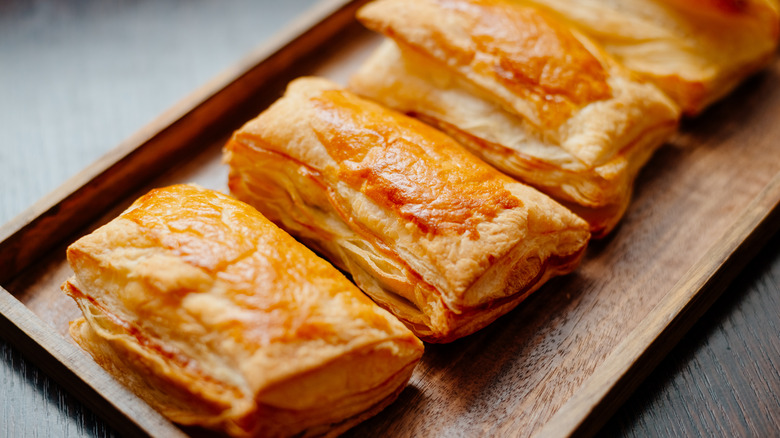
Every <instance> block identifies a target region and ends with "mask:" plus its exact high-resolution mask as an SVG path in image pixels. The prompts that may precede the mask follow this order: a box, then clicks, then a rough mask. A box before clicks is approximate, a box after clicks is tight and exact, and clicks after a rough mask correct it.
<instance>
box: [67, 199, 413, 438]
mask: <svg viewBox="0 0 780 438" xmlns="http://www.w3.org/2000/svg"><path fill="white" fill-rule="evenodd" d="M67 254H68V261H69V262H70V265H71V266H72V267H73V270H74V271H75V276H74V277H73V278H71V279H70V280H68V281H67V282H66V283H65V284H64V285H63V289H64V290H65V291H66V292H67V293H68V294H69V295H71V296H72V297H73V298H74V299H75V300H76V302H77V303H78V305H79V307H80V308H81V310H82V312H83V314H84V318H81V319H79V320H77V321H74V322H72V323H71V335H72V337H73V338H74V339H75V340H76V341H77V342H78V343H79V344H80V345H81V346H82V347H83V348H84V349H86V350H87V351H88V352H89V353H91V354H92V356H93V357H94V358H95V360H96V361H97V362H98V363H99V364H100V365H101V366H103V367H104V368H105V369H106V370H108V371H109V372H110V373H111V374H113V375H114V376H115V377H116V378H117V379H119V380H120V381H122V382H123V383H124V384H126V385H127V386H128V387H129V388H130V389H132V390H133V391H134V392H135V393H136V394H138V395H139V396H140V397H141V398H143V399H144V400H146V401H147V402H148V403H150V404H151V405H152V406H153V407H155V408H156V409H158V410H159V411H161V412H162V413H163V414H164V415H166V416H167V417H168V418H170V419H171V420H173V421H175V422H178V423H181V424H185V425H200V426H205V427H208V428H213V429H217V430H221V431H223V432H226V433H228V434H230V435H232V436H292V435H295V436H311V435H321V434H335V433H338V432H341V431H343V430H345V429H346V428H348V427H350V426H351V425H353V424H355V423H356V422H358V421H360V420H362V419H363V418H364V417H366V416H369V415H372V414H373V413H375V412H377V411H378V410H380V409H382V408H383V407H384V406H385V405H387V404H388V403H390V402H391V401H392V400H393V399H394V398H395V397H396V395H397V394H398V393H399V392H400V391H401V389H402V388H403V387H404V386H405V384H406V382H407V380H408V379H409V377H410V375H411V372H412V369H413V368H414V366H415V364H416V363H417V362H418V360H419V359H420V357H421V355H422V343H421V342H420V341H419V340H418V339H417V338H415V337H414V335H413V334H412V333H411V332H410V331H409V330H408V329H407V328H406V327H404V326H403V324H401V323H400V322H398V320H396V319H395V318H394V317H393V316H392V315H390V314H389V313H387V312H386V311H384V310H382V309H380V308H379V307H378V306H376V305H375V304H374V303H372V302H371V301H370V300H369V299H368V298H366V297H365V295H363V294H362V292H360V290H358V289H357V288H356V287H355V286H354V285H353V284H352V283H351V282H350V281H349V280H347V278H346V277H344V276H343V275H342V274H341V273H340V272H338V271H337V270H336V269H335V268H333V267H332V266H331V265H329V264H328V263H327V262H326V261H324V260H322V259H320V258H319V257H317V256H316V255H314V253H312V252H311V251H309V250H308V249H306V248H305V247H304V246H303V245H301V244H300V243H298V242H296V241H295V240H294V239H293V238H292V237H290V236H289V235H288V234H286V233H284V232H283V231H281V230H280V229H279V228H277V227H276V226H275V225H273V224H272V223H271V222H269V221H268V220H267V219H265V218H264V217H263V216H262V215H261V214H259V213H258V212H257V211H256V210H255V209H253V208H252V207H250V206H248V205H246V204H244V203H242V202H239V201H237V200H234V199H232V198H230V197H228V196H226V195H223V194H220V193H217V192H214V191H209V190H205V189H201V188H199V187H196V186H189V185H178V186H172V187H168V188H164V189H158V190H154V191H152V192H150V193H149V194H147V195H145V196H143V197H141V198H140V199H138V200H137V201H136V202H135V203H134V204H133V205H132V206H131V207H130V208H129V209H128V210H127V211H125V212H124V213H122V214H121V215H120V216H119V217H118V218H116V219H114V220H113V221H111V222H109V223H108V224H107V225H105V226H103V227H101V228H99V229H98V230H96V231H95V232H93V233H92V234H89V235H87V236H85V237H83V238H81V239H79V240H78V241H77V242H75V243H74V244H73V245H71V246H70V247H69V248H68V252H67Z"/></svg>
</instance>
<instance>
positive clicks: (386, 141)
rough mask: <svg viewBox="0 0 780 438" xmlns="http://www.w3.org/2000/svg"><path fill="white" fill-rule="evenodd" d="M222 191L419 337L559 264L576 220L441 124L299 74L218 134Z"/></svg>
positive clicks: (481, 314) (518, 296) (579, 233)
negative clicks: (222, 141)
mask: <svg viewBox="0 0 780 438" xmlns="http://www.w3.org/2000/svg"><path fill="white" fill-rule="evenodd" d="M225 159H226V161H227V163H228V164H229V165H230V169H231V170H230V181H229V184H230V189H231V191H232V192H233V194H234V195H235V196H236V197H238V198H239V199H241V200H244V201H246V202H248V203H250V204H252V205H254V206H256V207H257V208H258V209H260V210H261V211H262V212H263V213H264V214H265V215H266V216H267V217H268V218H269V219H271V220H273V221H274V222H276V223H278V224H280V225H281V226H282V227H283V228H285V229H286V230H288V231H289V232H290V233H292V234H293V235H295V236H297V237H298V238H300V239H301V240H303V241H304V242H305V243H307V245H309V246H311V247H313V248H316V249H317V250H319V251H320V252H321V253H322V254H325V255H326V256H327V257H329V258H330V259H331V260H332V261H333V262H334V263H335V264H336V265H338V266H339V267H341V268H342V269H344V270H346V271H347V272H349V273H350V274H351V275H352V276H353V278H354V280H355V282H356V283H357V284H358V285H359V286H360V287H361V288H362V289H363V290H364V291H365V292H366V293H368V294H369V295H370V296H371V297H372V298H373V299H374V300H375V301H376V302H377V303H379V304H380V305H382V306H383V307H385V308H387V309H389V310H390V311H391V312H392V313H393V314H395V315H396V316H398V317H399V318H400V319H401V320H402V321H404V322H405V323H406V324H407V325H408V326H409V327H411V328H412V330H413V331H414V332H415V333H416V334H417V335H418V336H421V337H422V338H423V339H425V340H429V341H433V342H446V341H451V340H454V339H456V338H458V337H461V336H465V335H467V334H470V333H472V332H474V331H476V330H478V329H480V328H481V327H484V326H485V325H487V324H489V323H490V322H492V321H493V320H495V319H496V318H498V317H499V316H501V315H502V314H504V313H506V312H507V311H509V310H511V309H512V308H514V307H515V306H516V305H517V304H518V303H519V302H520V301H521V300H523V299H524V298H525V297H526V296H528V295H529V294H530V293H531V292H533V291H534V290H536V289H537V288H539V287H540V286H541V284H543V283H544V282H545V281H546V280H547V279H549V278H550V277H552V276H554V275H559V274H564V273H568V272H570V271H571V270H572V269H574V267H575V266H576V265H577V263H578V262H579V260H580V258H581V255H582V253H583V251H584V248H585V246H586V244H587V241H588V237H589V232H588V226H587V224H586V223H585V222H584V221H583V220H582V219H580V218H578V217H577V216H575V215H574V214H572V213H571V212H569V211H568V210H567V209H565V208H563V207H562V206H560V205H559V204H557V203H556V202H554V201H552V200H551V199H550V198H548V197H547V196H545V195H543V194H542V193H539V192H538V191H536V190H535V189H533V188H530V187H528V186H526V185H523V184H520V183H518V182H516V181H514V180H512V179H510V178H508V177H506V176H505V175H503V174H501V173H499V172H497V171H495V170H494V169H493V168H491V167H490V166H487V165H486V164H485V163H483V162H482V161H481V160H479V159H477V158H476V157H475V156H473V155H471V154H470V153H468V152H467V151H466V150H465V149H463V148H462V147H460V146H459V145H458V144H457V143H456V142H455V141H453V140H452V139H451V138H450V137H448V136H446V135H445V134H443V133H441V132H439V131H437V130H435V129H433V128H431V127H429V126H427V125H425V124H423V123H421V122H419V121H417V120H414V119H412V118H409V117H406V116H403V115H402V114H400V113H397V112H395V111H391V110H388V109H386V108H383V107H381V106H379V105H377V104H374V103H372V102H369V101H366V100H363V99H360V98H358V97H357V96H355V95H353V94H352V93H349V92H346V91H343V90H340V89H339V87H338V86H337V85H335V84H333V83H332V82H330V81H327V80H324V79H318V78H301V79H297V80H295V81H293V82H292V83H291V84H290V85H289V86H288V89H287V92H286V93H285V95H284V97H283V98H282V99H280V100H278V101H277V102H276V103H274V104H273V105H272V106H271V107H270V108H269V109H268V110H266V111H264V112H263V113H262V114H261V115H260V116H258V117H257V118H256V119H254V120H252V121H250V122H248V123H247V124H246V125H244V126H243V127H242V128H241V129H240V130H239V131H237V132H236V133H235V134H234V135H233V138H232V139H231V140H230V142H229V143H228V144H227V145H226V147H225Z"/></svg>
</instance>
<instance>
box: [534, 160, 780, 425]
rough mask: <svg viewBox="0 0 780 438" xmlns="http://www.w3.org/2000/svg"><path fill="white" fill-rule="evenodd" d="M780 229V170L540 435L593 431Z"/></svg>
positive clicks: (615, 409)
mask: <svg viewBox="0 0 780 438" xmlns="http://www.w3.org/2000/svg"><path fill="white" fill-rule="evenodd" d="M778 230H780V173H777V174H776V175H775V176H774V177H773V178H772V180H771V181H770V182H769V183H768V184H767V185H766V186H764V188H763V189H762V191H761V192H760V193H759V194H758V195H756V197H754V198H753V200H752V201H751V203H750V205H749V206H748V207H747V208H746V210H745V211H744V212H743V213H742V214H741V215H740V216H739V218H738V219H737V220H736V221H735V222H734V224H732V226H731V227H730V228H729V229H728V230H726V231H725V233H724V234H723V237H722V238H721V239H719V240H718V241H717V242H716V243H715V244H714V245H713V246H712V247H711V248H710V249H709V251H707V253H705V254H704V255H703V256H702V257H701V258H700V259H699V260H698V261H697V262H696V264H694V265H693V266H692V267H691V268H690V269H689V270H688V271H687V272H686V273H685V275H683V277H682V278H681V279H680V280H679V281H678V282H677V283H675V285H674V286H673V287H672V289H671V290H670V291H669V292H668V293H667V295H666V296H667V297H668V298H665V299H663V300H662V301H661V302H660V303H659V304H658V305H657V306H656V307H655V308H653V310H652V311H651V312H650V313H648V315H647V316H646V317H645V318H643V319H642V321H641V322H640V323H639V325H638V326H637V327H636V328H635V329H634V330H632V331H631V333H630V334H629V335H628V336H627V337H626V338H625V340H624V341H623V342H621V343H620V344H619V345H618V346H617V347H616V348H615V349H614V350H613V352H612V353H611V354H610V355H609V356H608V357H607V358H606V359H605V360H604V362H603V363H602V364H601V365H600V366H599V367H598V368H596V370H595V371H594V372H593V374H592V375H591V376H590V377H589V378H588V379H587V380H585V382H584V383H583V384H582V385H581V386H580V390H579V391H578V392H577V393H576V394H575V395H574V396H573V397H572V398H570V399H569V400H567V401H566V403H564V405H563V406H561V408H560V409H559V410H558V411H557V412H556V413H555V415H553V417H552V418H550V420H549V421H548V422H547V423H546V424H545V426H544V427H543V428H542V429H541V430H539V432H538V433H536V434H535V435H534V436H536V437H561V436H593V435H595V434H596V433H597V432H598V431H599V430H600V429H601V427H602V426H604V424H605V423H606V422H607V420H609V418H611V417H612V415H614V413H615V412H616V411H617V409H618V408H619V407H620V406H621V405H622V404H623V403H624V402H625V401H626V400H627V399H628V397H629V396H630V395H631V394H632V393H633V392H634V390H635V389H636V388H637V387H638V386H639V384H640V383H642V381H643V380H644V379H645V378H646V377H647V376H648V375H649V374H650V372H651V371H653V369H655V367H656V366H657V365H658V364H659V363H660V362H661V360H662V359H663V358H664V357H666V355H667V354H668V353H669V352H670V351H671V350H672V348H673V347H674V346H675V345H676V344H677V343H678V342H679V341H680V339H682V337H683V335H684V334H685V333H686V332H687V331H688V330H690V329H691V327H693V324H694V323H695V322H696V321H697V320H698V319H699V318H700V317H701V316H703V315H704V313H705V312H706V311H707V310H708V309H709V308H710V307H711V306H712V304H714V303H715V301H716V300H717V299H718V298H719V297H720V295H721V294H722V293H723V291H724V290H725V289H726V288H727V287H728V286H729V284H730V283H731V282H732V281H733V280H734V278H735V277H736V276H737V274H739V272H740V271H741V270H742V269H743V268H744V267H745V266H746V265H747V263H748V262H749V261H750V260H751V259H753V258H754V257H755V256H756V254H758V252H759V251H760V250H761V249H762V248H763V247H764V244H765V243H766V238H767V237H768V236H772V235H773V234H774V233H776V232H778Z"/></svg>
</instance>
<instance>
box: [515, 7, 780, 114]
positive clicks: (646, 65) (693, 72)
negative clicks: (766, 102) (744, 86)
mask: <svg viewBox="0 0 780 438" xmlns="http://www.w3.org/2000/svg"><path fill="white" fill-rule="evenodd" d="M527 1H529V2H531V3H535V4H538V5H540V6H544V7H546V8H549V10H550V11H552V12H554V13H556V14H559V16H560V17H562V18H565V19H567V20H569V21H570V22H571V23H574V24H575V25H576V26H579V27H580V28H581V29H582V30H583V31H585V32H586V33H587V34H588V35H590V36H591V37H592V38H594V39H595V40H596V41H597V42H599V43H600V44H602V45H603V46H604V48H605V49H606V50H607V52H609V53H610V54H612V55H613V56H614V57H615V58H617V59H618V60H619V61H620V62H622V63H623V64H624V65H625V66H626V67H628V68H629V69H630V70H632V71H633V72H635V73H637V74H639V75H641V76H642V77H645V78H648V79H651V80H653V81H654V82H655V83H656V84H657V85H658V86H659V87H661V89H663V91H665V92H666V93H667V94H668V95H669V96H671V97H672V98H673V99H674V100H675V101H676V102H677V103H678V105H680V106H681V107H682V109H683V111H684V112H685V113H686V114H688V115H695V114H697V113H699V112H701V111H702V110H703V109H704V108H705V107H706V106H707V105H709V104H711V103H712V102H714V101H715V100H717V99H719V98H721V97H723V96H724V95H725V94H727V93H728V92H730V91H731V90H732V89H733V88H734V87H735V86H737V84H739V82H740V81H742V80H743V79H745V78H746V77H747V76H749V75H750V74H752V73H754V72H756V71H757V70H759V69H761V68H762V67H764V66H765V65H766V64H767V63H768V62H769V60H770V59H772V57H773V56H774V52H775V50H776V49H777V44H778V37H779V35H780V31H779V30H778V28H779V27H780V18H778V2H777V1H776V0H619V1H616V0H609V1H605V0H527Z"/></svg>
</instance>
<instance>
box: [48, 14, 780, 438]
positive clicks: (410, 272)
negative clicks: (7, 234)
mask: <svg viewBox="0 0 780 438" xmlns="http://www.w3.org/2000/svg"><path fill="white" fill-rule="evenodd" d="M358 19H359V20H360V21H361V22H362V23H364V24H365V25H366V26H367V27H368V28H370V29H372V30H375V31H377V32H381V33H383V34H385V35H386V36H387V37H388V38H387V39H386V41H384V42H383V43H382V44H381V45H380V47H379V48H378V49H377V50H376V52H375V53H374V54H372V55H371V56H370V57H369V59H368V60H367V61H366V62H365V63H364V65H363V66H362V67H361V68H360V69H359V70H358V71H357V72H356V73H355V74H354V75H353V77H352V78H351V79H350V81H349V84H348V86H347V87H346V88H344V87H341V86H339V85H337V84H335V83H333V82H331V81H329V80H326V79H322V78H314V77H304V78H299V79H296V80H295V81H293V82H291V83H290V84H289V86H288V88H287V91H286V93H285V94H284V96H283V97H282V98H280V99H279V100H278V101H277V102H275V103H274V104H272V105H271V106H270V107H269V108H268V109H266V110H265V111H263V113H261V114H260V115H259V116H258V117H257V118H255V119H253V120H251V121H249V122H247V123H246V124H245V125H244V126H243V127H242V128H241V129H239V130H238V131H236V132H235V133H234V135H233V136H232V138H231V139H230V141H229V142H228V143H227V145H226V146H225V148H224V159H225V162H226V163H227V165H228V166H229V168H230V172H229V181H228V185H229V188H230V191H231V194H232V195H233V196H234V197H230V196H227V195H224V194H221V193H219V192H216V191H212V190H208V189H204V188H201V187H198V186H194V185H176V186H171V187H165V188H160V189H156V190H153V191H152V192H150V193H148V194H146V195H145V196H143V197H141V198H139V199H138V200H137V201H136V202H134V203H133V205H132V206H131V207H130V208H128V209H127V210H126V211H125V212H123V213H122V214H121V215H120V216H119V217H117V218H116V219H114V220H112V221H111V222H109V223H108V224H106V225H104V226H103V227H101V228H99V229H97V230H96V231H94V232H93V233H91V234H89V235H87V236H84V237H82V238H81V239H79V240H78V241H76V242H75V243H74V244H72V245H71V246H70V247H69V248H68V251H67V257H68V261H69V263H70V265H71V267H72V268H73V271H74V273H75V275H74V276H73V277H71V278H70V279H69V280H68V281H67V282H66V283H65V284H64V285H63V290H64V291H65V292H66V293H67V294H68V295H70V296H71V297H72V298H73V299H74V300H75V301H76V303H77V304H78V306H79V308H80V309H81V311H82V313H83V318H80V319H78V320H76V321H74V322H72V323H71V327H70V332H71V335H72V337H73V338H74V340H75V341H76V342H77V343H78V344H79V345H80V346H82V347H83V348H84V349H85V350H86V351H87V352H89V353H90V354H91V355H92V356H93V357H94V359H95V360H96V361H97V362H98V363H99V364H100V365H101V366H102V367H103V368H105V369H106V370H107V371H108V372H109V373H111V374H112V375H114V376H115V377H116V378H117V379H118V380H120V381H121V382H122V383H124V384H125V385H126V386H127V387H128V388H130V389H131V390H132V391H133V392H134V393H136V394H137V395H138V396H139V397H141V398H142V399H144V400H145V401H146V402H148V403H149V404H150V405H152V406H153V407H154V408H156V409H157V410H159V411H160V412H161V413H162V414H163V415H165V416H166V417H168V418H169V419H171V420H172V421H175V422H177V423H180V424H183V425H197V426H202V427H206V428H210V429H214V430H216V431H220V432H222V433H226V434H228V435H231V436H320V435H327V436H333V435H337V434H339V433H341V432H343V431H345V430H347V429H348V428H350V427H351V426H353V425H354V424H357V423H358V422H360V421H363V420H364V419H366V418H368V417H370V416H371V415H374V414H375V413H376V412H378V411H380V410H381V409H383V408H384V407H385V406H387V405H388V404H389V403H391V402H392V401H393V400H394V399H395V398H396V397H397V396H398V394H399V393H400V392H401V391H402V390H403V388H404V387H405V386H406V384H407V382H408V381H409V379H410V376H411V375H412V371H413V370H414V368H415V365H416V364H417V363H418V362H419V360H420V358H421V356H422V354H423V344H422V342H421V341H420V339H422V340H424V341H428V342H450V341H453V340H455V339H457V338H460V337H462V336H466V335H468V334H471V333H473V332H475V331H477V330H479V329H480V328H483V327H484V326H486V325H487V324H490V323H491V322H492V321H494V320H495V319H497V318H498V317H500V316H501V315H503V314H505V313H507V312H508V311H510V310H511V309H513V308H514V307H516V306H517V305H518V304H519V303H520V302H521V301H522V300H524V299H525V298H526V297H527V296H529V295H530V294H531V293H533V292H534V291H535V290H537V289H538V288H539V287H540V286H542V285H543V284H544V283H545V282H546V281H547V280H548V279H549V278H551V277H553V276H556V275H562V274H567V273H569V272H571V271H573V270H574V269H575V268H576V266H577V265H578V263H579V262H580V260H581V258H582V256H583V254H584V251H585V249H586V246H587V243H588V240H589V239H590V238H591V236H594V237H601V236H604V235H606V234H608V233H609V232H610V231H612V230H613V229H614V227H615V226H616V224H617V223H618V221H619V220H620V218H621V216H622V215H623V214H624V212H625V210H626V208H627V206H628V204H629V201H630V198H631V192H632V188H633V184H634V179H635V177H636V175H637V173H638V172H639V170H640V169H641V167H642V166H643V165H644V164H645V163H646V162H647V161H648V160H649V158H650V157H651V155H652V154H653V152H654V151H655V150H656V149H657V148H658V147H659V146H660V145H662V144H663V143H664V141H666V140H667V139H668V138H669V136H670V135H671V134H672V133H673V132H674V131H675V129H676V127H677V124H678V120H679V118H680V116H681V114H686V115H694V114H697V113H699V112H701V111H702V110H703V109H704V107H706V105H708V104H710V103H712V102H714V101H715V100H716V99H718V98H719V97H721V96H723V95H724V94H726V93H727V92H728V91H730V90H731V89H733V88H734V87H735V86H736V84H737V83H739V81H740V80H742V79H743V78H745V77H746V76H748V75H750V74H751V73H753V72H755V71H757V70H758V69H760V68H761V67H763V66H765V65H766V64H767V63H768V62H769V60H770V58H771V56H772V55H773V53H774V51H775V50H776V47H777V42H778V4H777V2H776V1H775V0H741V1H737V0H696V1H692V0H691V1H677V0H631V1H627V0H623V1H618V0H583V1H573V0H526V1H509V0H505V1H503V0H377V1H374V2H372V3H369V4H367V5H366V6H364V7H362V8H361V9H360V10H359V12H358ZM288 233H289V234H288ZM291 235H292V236H291ZM293 237H294V238H293ZM304 245H305V246H304ZM307 247H308V248H307ZM312 250H314V251H316V254H315V252H312ZM320 256H322V257H324V258H326V259H327V260H328V261H329V262H330V263H332V265H331V264H330V263H328V262H327V261H325V260H323V259H322V258H320ZM333 265H335V266H336V267H338V268H339V269H340V270H341V271H343V272H344V273H346V274H348V275H349V276H350V277H351V280H352V281H349V279H348V278H347V277H346V276H345V275H344V274H343V273H342V272H340V271H339V270H337V269H336V268H334V266H333ZM353 282H354V283H353ZM369 297H370V299H369Z"/></svg>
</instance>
